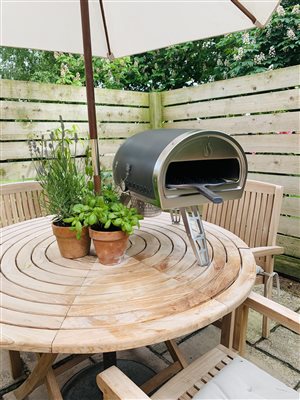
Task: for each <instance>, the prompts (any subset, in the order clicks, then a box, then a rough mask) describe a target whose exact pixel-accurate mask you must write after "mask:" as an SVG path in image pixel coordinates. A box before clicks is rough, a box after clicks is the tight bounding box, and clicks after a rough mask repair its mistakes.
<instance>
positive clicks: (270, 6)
mask: <svg viewBox="0 0 300 400" xmlns="http://www.w3.org/2000/svg"><path fill="white" fill-rule="evenodd" d="M278 3H279V1H278V0H247V1H243V0H241V1H237V0H235V1H231V0H219V1H213V0H212V1H204V0H191V1H190V0H179V1H178V0H162V1H161V0H151V1H149V0H103V1H102V0H100V1H99V0H90V1H89V13H90V30H91V45H92V54H93V55H95V56H101V57H106V56H107V54H108V53H110V51H109V49H108V46H107V40H106V35H105V29H104V24H103V14H102V13H101V8H102V11H103V13H104V19H105V20H106V27H107V35H108V41H109V44H110V48H111V52H112V54H113V56H114V57H116V58H117V57H122V56H126V55H133V54H138V53H143V52H146V51H149V50H154V49H158V48H163V47H167V46H170V45H173V44H176V43H183V42H187V41H192V40H199V39H203V38H208V37H213V36H218V35H221V34H226V33H230V32H235V31H241V30H246V29H250V28H252V27H254V26H263V25H265V24H266V23H267V21H268V20H269V18H270V16H271V14H272V12H273V11H274V9H275V8H276V6H277V5H278ZM1 4H2V9H1V13H2V15H1V22H2V38H1V42H2V43H1V44H2V45H3V46H10V47H23V48H32V49H41V50H51V51H54V50H55V51H62V52H70V53H80V54H82V53H83V44H82V35H81V28H80V27H81V14H80V0H2V2H1Z"/></svg>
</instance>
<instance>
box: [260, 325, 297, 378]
mask: <svg viewBox="0 0 300 400" xmlns="http://www.w3.org/2000/svg"><path fill="white" fill-rule="evenodd" d="M255 347H256V348H257V349H260V350H263V351H264V352H267V353H268V354H271V355H272V356H274V357H276V358H278V359H279V360H281V361H283V362H285V363H287V364H289V365H291V366H292V367H293V368H295V369H297V370H298V371H300V336H299V335H297V334H296V333H294V332H292V331H290V330H289V329H286V328H284V327H283V326H278V328H276V330H275V331H274V332H271V333H270V336H269V338H268V339H264V340H262V341H261V342H259V343H258V344H257V345H256V346H255Z"/></svg>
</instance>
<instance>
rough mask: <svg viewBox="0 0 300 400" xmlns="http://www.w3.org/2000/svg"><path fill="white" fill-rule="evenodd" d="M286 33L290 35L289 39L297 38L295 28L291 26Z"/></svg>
mask: <svg viewBox="0 0 300 400" xmlns="http://www.w3.org/2000/svg"><path fill="white" fill-rule="evenodd" d="M286 35H287V37H288V38H289V39H292V40H295V39H296V35H295V32H294V31H293V29H291V28H289V29H288V30H287V33H286Z"/></svg>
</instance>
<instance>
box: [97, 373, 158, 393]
mask: <svg viewBox="0 0 300 400" xmlns="http://www.w3.org/2000/svg"><path fill="white" fill-rule="evenodd" d="M97 384H98V386H99V388H100V389H101V390H102V392H103V396H104V397H103V398H104V400H129V399H139V400H150V397H148V396H147V395H146V394H145V393H144V392H143V391H142V390H141V389H140V388H139V387H138V386H136V384H135V383H133V382H132V381H131V380H130V379H129V378H128V377H127V376H126V375H125V374H124V373H123V372H122V371H121V370H119V369H118V368H117V367H115V366H113V367H110V368H108V369H106V370H104V371H103V372H101V373H100V374H98V375H97Z"/></svg>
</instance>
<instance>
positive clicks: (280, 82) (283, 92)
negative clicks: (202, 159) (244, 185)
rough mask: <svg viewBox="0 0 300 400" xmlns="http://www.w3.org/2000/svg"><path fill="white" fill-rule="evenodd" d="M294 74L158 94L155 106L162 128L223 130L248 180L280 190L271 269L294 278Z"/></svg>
mask: <svg viewBox="0 0 300 400" xmlns="http://www.w3.org/2000/svg"><path fill="white" fill-rule="evenodd" d="M299 75H300V69H299V66H294V67H289V68H284V69H280V70H275V71H270V72H265V73H261V74H256V75H250V76H245V77H241V78H234V79H229V80H225V81H219V82H214V83H208V84H204V85H200V86H198V87H193V88H184V89H178V90H173V91H169V92H164V93H162V99H161V102H162V108H163V110H162V120H163V126H164V127H165V128H186V127H188V128H199V129H213V130H221V131H224V132H227V133H229V134H230V135H232V136H234V137H235V139H237V140H238V142H239V143H240V144H241V145H242V147H243V148H244V150H245V152H246V154H247V159H248V164H249V178H251V179H256V180H260V181H265V182H271V183H276V184H278V185H282V186H283V187H284V195H285V197H284V200H283V206H282V211H281V217H280V225H279V234H278V244H280V245H282V246H284V247H285V256H282V257H279V258H278V262H277V266H278V269H280V270H282V271H285V272H287V271H288V269H289V268H291V269H290V273H291V274H293V275H295V274H296V275H297V276H298V277H299V278H300V260H299V258H300V215H299V214H300V213H299V211H300V197H299V196H300V185H299V182H300V181H299V176H300V163H299V161H300V158H299V154H300V140H299V138H300V135H299V132H300V113H299V109H300V103H299V88H298V87H299V84H300V81H299ZM284 132H288V133H284Z"/></svg>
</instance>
